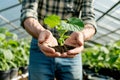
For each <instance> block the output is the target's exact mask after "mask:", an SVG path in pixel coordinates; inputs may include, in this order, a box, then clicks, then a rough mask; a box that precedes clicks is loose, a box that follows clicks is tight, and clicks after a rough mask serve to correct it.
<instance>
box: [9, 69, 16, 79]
mask: <svg viewBox="0 0 120 80" xmlns="http://www.w3.org/2000/svg"><path fill="white" fill-rule="evenodd" d="M17 76H18V68H12V69H11V70H10V79H13V78H16V77H17Z"/></svg>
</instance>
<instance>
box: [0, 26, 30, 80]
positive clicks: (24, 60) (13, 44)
mask: <svg viewBox="0 0 120 80" xmlns="http://www.w3.org/2000/svg"><path fill="white" fill-rule="evenodd" d="M28 51H29V42H27V41H25V40H18V39H17V35H16V34H13V33H11V32H9V31H8V30H7V29H5V28H0V54H1V55H0V60H1V61H0V71H2V72H6V71H7V72H8V73H7V74H8V77H7V76H5V78H7V79H5V80H10V79H12V78H14V77H17V76H18V72H19V68H20V67H21V66H22V67H23V66H27V65H28V57H29V52H28ZM15 72H16V73H15ZM1 75H2V74H1ZM1 75H0V80H4V79H3V77H4V76H3V77H2V76H1Z"/></svg>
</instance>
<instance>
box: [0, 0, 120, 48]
mask: <svg viewBox="0 0 120 80" xmlns="http://www.w3.org/2000/svg"><path fill="white" fill-rule="evenodd" d="M94 7H95V14H96V22H97V26H98V28H97V33H96V35H95V36H94V37H93V38H92V39H91V40H90V41H88V42H86V43H87V44H88V45H91V46H92V45H94V44H103V45H104V44H107V43H109V42H111V41H113V42H114V41H117V40H120V0H95V2H94ZM20 9H21V4H20V3H19V2H18V0H4V1H1V2H0V27H6V28H8V29H9V31H10V32H13V33H16V34H17V35H18V37H19V38H20V39H21V38H27V37H30V36H29V35H28V33H27V32H26V31H25V30H24V29H23V28H22V27H21V26H20Z"/></svg>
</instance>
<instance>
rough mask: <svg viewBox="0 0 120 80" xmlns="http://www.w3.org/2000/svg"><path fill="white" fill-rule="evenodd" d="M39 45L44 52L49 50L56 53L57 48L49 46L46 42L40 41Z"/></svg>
mask: <svg viewBox="0 0 120 80" xmlns="http://www.w3.org/2000/svg"><path fill="white" fill-rule="evenodd" d="M38 46H39V47H40V49H41V50H42V51H44V52H49V53H54V52H55V50H54V49H53V48H51V47H49V46H48V44H46V43H42V44H39V43H38Z"/></svg>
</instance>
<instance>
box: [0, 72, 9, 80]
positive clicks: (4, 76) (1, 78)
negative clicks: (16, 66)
mask: <svg viewBox="0 0 120 80" xmlns="http://www.w3.org/2000/svg"><path fill="white" fill-rule="evenodd" d="M0 80H10V70H6V71H0Z"/></svg>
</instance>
